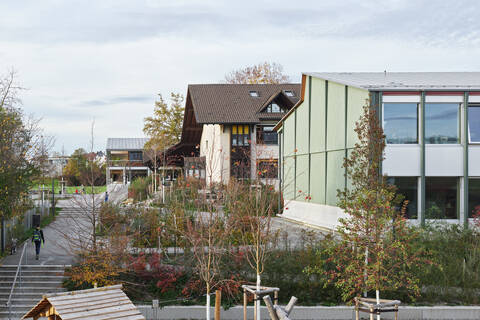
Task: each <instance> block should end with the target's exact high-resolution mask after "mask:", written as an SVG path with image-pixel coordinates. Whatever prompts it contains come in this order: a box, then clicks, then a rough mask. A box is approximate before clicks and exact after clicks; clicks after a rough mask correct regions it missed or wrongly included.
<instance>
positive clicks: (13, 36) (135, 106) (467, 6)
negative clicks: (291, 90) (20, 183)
mask: <svg viewBox="0 0 480 320" xmlns="http://www.w3.org/2000/svg"><path fill="white" fill-rule="evenodd" d="M478 3H479V2H478V1H476V0H472V1H462V0H455V1H449V0H441V1H435V0H428V1H422V0H410V1H407V0H381V1H371V0H361V1H360V0H358V1H341V0H312V1H301V0H296V1H291V0H290V1H283V0H275V1H259V0H255V1H247V0H242V1H231V0H228V1H227V0H225V1H209V0H201V1H197V0H192V1H189V0H135V1H132V0H93V1H89V0H79V1H74V0H42V1H38V0H31V1H23V0H2V1H1V2H0V73H4V72H6V71H7V70H9V69H10V68H14V69H15V70H17V71H18V76H19V81H20V82H21V84H22V85H23V86H24V87H25V88H27V90H26V91H24V92H22V96H21V98H22V100H23V104H24V109H25V110H26V112H27V113H34V114H35V115H36V116H37V117H41V118H42V119H43V120H42V126H43V127H44V128H45V130H46V132H47V133H49V134H52V135H54V136H55V137H56V146H55V149H56V150H61V149H62V146H65V151H66V152H67V153H71V152H72V151H73V150H74V149H76V148H78V147H84V148H87V146H88V143H89V139H90V138H89V131H90V123H91V122H92V120H93V119H95V139H96V141H95V144H96V149H98V150H103V149H104V148H105V144H106V138H107V137H142V136H143V134H142V127H143V118H144V117H146V116H148V115H150V114H151V113H152V111H153V105H154V101H155V99H156V95H157V94H159V93H161V94H163V95H169V93H170V92H171V91H176V92H181V93H183V94H185V93H186V89H187V85H188V84H189V83H215V82H219V81H222V80H223V78H224V75H225V73H227V72H229V71H231V70H232V69H235V68H239V67H244V66H247V65H252V64H256V63H259V62H262V61H272V62H277V63H280V64H282V65H283V66H284V69H285V72H286V73H287V74H288V75H289V76H290V77H291V79H292V81H299V79H300V75H301V72H302V71H303V72H304V71H383V70H385V69H386V70H388V71H479V70H480V68H479V64H480V59H479V53H480V19H479V18H478V12H480V11H479V9H480V5H479V4H478Z"/></svg>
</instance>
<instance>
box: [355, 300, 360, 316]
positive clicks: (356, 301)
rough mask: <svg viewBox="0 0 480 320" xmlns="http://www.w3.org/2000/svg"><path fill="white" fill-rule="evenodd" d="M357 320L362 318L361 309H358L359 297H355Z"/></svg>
mask: <svg viewBox="0 0 480 320" xmlns="http://www.w3.org/2000/svg"><path fill="white" fill-rule="evenodd" d="M355 320H360V311H359V310H358V299H357V298H355Z"/></svg>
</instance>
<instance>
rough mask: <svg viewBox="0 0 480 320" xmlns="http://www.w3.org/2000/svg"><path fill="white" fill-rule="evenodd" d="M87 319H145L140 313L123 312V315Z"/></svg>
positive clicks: (116, 314)
mask: <svg viewBox="0 0 480 320" xmlns="http://www.w3.org/2000/svg"><path fill="white" fill-rule="evenodd" d="M137 311H138V310H137ZM88 319H89V320H113V319H124V320H126V319H138V320H145V317H144V316H143V315H142V314H141V313H140V312H137V313H132V312H123V313H115V314H112V315H102V316H96V317H88Z"/></svg>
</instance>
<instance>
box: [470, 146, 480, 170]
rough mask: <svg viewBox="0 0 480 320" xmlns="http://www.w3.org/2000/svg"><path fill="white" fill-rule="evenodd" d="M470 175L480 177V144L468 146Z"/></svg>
mask: <svg viewBox="0 0 480 320" xmlns="http://www.w3.org/2000/svg"><path fill="white" fill-rule="evenodd" d="M468 175H469V176H470V177H480V145H470V146H469V147H468Z"/></svg>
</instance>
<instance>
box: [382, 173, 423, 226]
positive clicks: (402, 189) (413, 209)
mask: <svg viewBox="0 0 480 320" xmlns="http://www.w3.org/2000/svg"><path fill="white" fill-rule="evenodd" d="M388 183H390V184H393V185H394V186H395V187H397V194H398V195H402V196H403V199H402V203H400V204H399V207H398V209H399V210H400V209H401V207H402V205H403V203H404V202H405V201H408V204H407V208H406V212H405V215H406V217H407V218H408V219H416V218H417V216H418V215H417V213H418V210H417V205H418V178H417V177H388Z"/></svg>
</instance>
